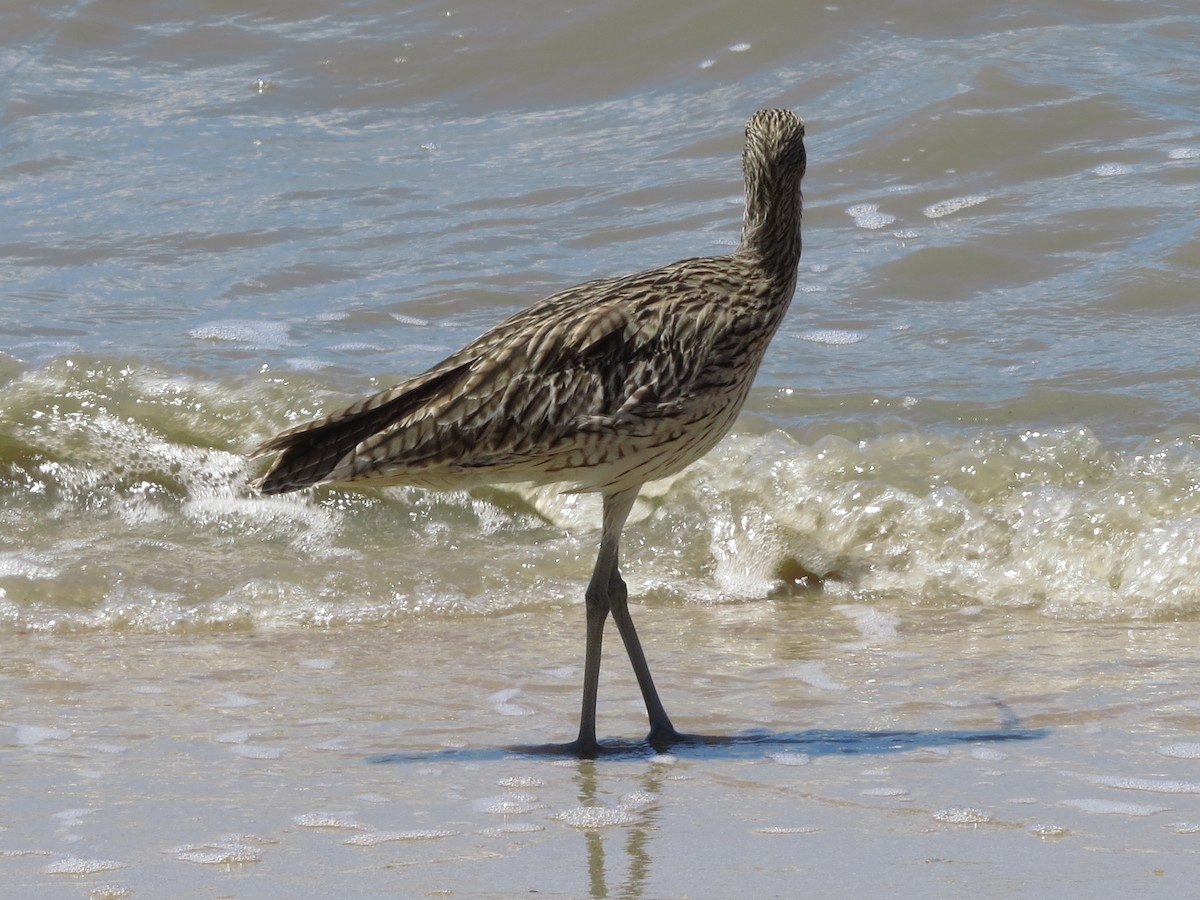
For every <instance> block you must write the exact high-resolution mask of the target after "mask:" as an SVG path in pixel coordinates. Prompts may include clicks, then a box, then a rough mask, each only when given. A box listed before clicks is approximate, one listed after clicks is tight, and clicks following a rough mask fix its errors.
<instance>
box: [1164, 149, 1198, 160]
mask: <svg viewBox="0 0 1200 900" xmlns="http://www.w3.org/2000/svg"><path fill="white" fill-rule="evenodd" d="M1167 159H1200V147H1175V148H1173V149H1172V150H1170V151H1168V153H1167Z"/></svg>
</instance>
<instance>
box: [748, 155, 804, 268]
mask: <svg viewBox="0 0 1200 900" xmlns="http://www.w3.org/2000/svg"><path fill="white" fill-rule="evenodd" d="M802 209H803V199H802V197H801V195H800V178H799V177H798V176H789V175H780V174H778V173H770V172H747V178H746V216H745V219H744V220H743V223H742V242H741V244H740V245H739V246H738V249H737V252H738V254H739V255H742V256H747V257H751V258H753V259H754V261H755V262H756V263H757V264H758V265H760V266H762V267H763V268H764V269H765V270H766V271H767V272H768V273H769V274H770V275H771V276H772V277H774V278H778V279H782V280H785V281H787V280H791V279H792V278H794V277H795V274H796V266H797V265H799V263H800V250H801V240H800V215H801V212H802Z"/></svg>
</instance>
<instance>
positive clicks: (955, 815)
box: [933, 806, 992, 825]
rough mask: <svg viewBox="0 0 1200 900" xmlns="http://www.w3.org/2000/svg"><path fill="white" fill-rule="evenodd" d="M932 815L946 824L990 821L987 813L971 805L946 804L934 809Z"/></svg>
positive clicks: (975, 823)
mask: <svg viewBox="0 0 1200 900" xmlns="http://www.w3.org/2000/svg"><path fill="white" fill-rule="evenodd" d="M933 817H934V819H936V820H937V821H939V822H945V823H946V824H947V825H983V824H986V823H988V822H990V821H992V817H991V816H990V815H989V814H987V813H985V812H984V811H983V810H982V809H976V808H975V807H973V806H948V807H946V808H945V809H939V810H936V811H934V813H933Z"/></svg>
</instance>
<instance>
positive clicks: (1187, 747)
mask: <svg viewBox="0 0 1200 900" xmlns="http://www.w3.org/2000/svg"><path fill="white" fill-rule="evenodd" d="M1158 752H1159V753H1161V754H1162V755H1163V756H1172V757H1175V758H1176V759H1200V743H1195V742H1191V741H1180V742H1179V743H1176V744H1167V745H1166V746H1164V747H1159V748H1158Z"/></svg>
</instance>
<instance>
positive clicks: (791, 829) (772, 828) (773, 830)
mask: <svg viewBox="0 0 1200 900" xmlns="http://www.w3.org/2000/svg"><path fill="white" fill-rule="evenodd" d="M819 830H820V829H819V828H814V827H813V826H811V825H795V826H788V825H766V826H764V827H762V828H755V829H753V833H754V834H816V833H817V832H818V831H819Z"/></svg>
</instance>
